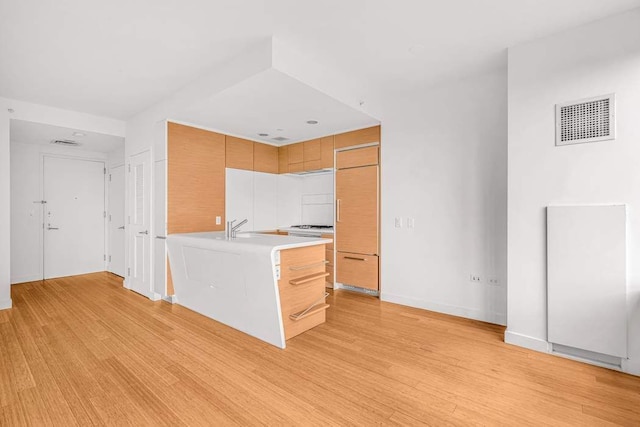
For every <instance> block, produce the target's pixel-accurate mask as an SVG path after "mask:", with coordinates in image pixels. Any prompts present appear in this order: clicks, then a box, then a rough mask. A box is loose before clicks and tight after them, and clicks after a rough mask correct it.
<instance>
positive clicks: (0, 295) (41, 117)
mask: <svg viewBox="0 0 640 427" xmlns="http://www.w3.org/2000/svg"><path fill="white" fill-rule="evenodd" d="M9 109H12V110H13V112H10V111H9ZM12 118H13V119H17V120H27V121H32V122H38V123H45V124H51V125H56V126H62V127H69V128H76V129H85V130H88V131H92V132H99V133H104V134H108V135H116V136H123V137H124V136H125V123H124V122H122V121H120V120H115V119H110V118H106V117H99V116H93V115H90V114H84V113H78V112H75V111H68V110H62V109H58V108H51V107H47V106H44V105H38V104H31V103H27V102H22V101H17V100H12V99H8V98H0V309H3V308H9V307H11V288H10V283H11V272H10V271H11V268H10V265H11V232H10V217H11V198H10V182H11V180H10V142H9V129H10V121H11V119H12Z"/></svg>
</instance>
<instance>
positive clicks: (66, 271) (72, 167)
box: [43, 157, 105, 279]
mask: <svg viewBox="0 0 640 427" xmlns="http://www.w3.org/2000/svg"><path fill="white" fill-rule="evenodd" d="M43 170H44V173H43V176H44V183H43V189H44V200H46V202H47V203H46V204H45V205H44V206H45V215H44V231H43V232H44V278H45V279H51V278H55V277H64V276H73V275H77V274H86V273H93V272H96V271H104V270H105V268H104V267H105V250H104V236H105V229H104V227H105V218H104V217H105V211H104V176H105V175H104V162H100V161H90V160H80V159H65V158H57V157H44V168H43Z"/></svg>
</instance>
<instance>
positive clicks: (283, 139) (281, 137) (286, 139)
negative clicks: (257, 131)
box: [271, 136, 289, 142]
mask: <svg viewBox="0 0 640 427" xmlns="http://www.w3.org/2000/svg"><path fill="white" fill-rule="evenodd" d="M271 139H273V140H274V141H278V142H283V141H288V140H289V138H285V137H284V136H277V137H275V138H271Z"/></svg>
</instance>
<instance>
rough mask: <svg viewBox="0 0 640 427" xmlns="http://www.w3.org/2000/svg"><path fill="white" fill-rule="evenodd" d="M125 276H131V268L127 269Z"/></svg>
mask: <svg viewBox="0 0 640 427" xmlns="http://www.w3.org/2000/svg"><path fill="white" fill-rule="evenodd" d="M127 276H131V268H127Z"/></svg>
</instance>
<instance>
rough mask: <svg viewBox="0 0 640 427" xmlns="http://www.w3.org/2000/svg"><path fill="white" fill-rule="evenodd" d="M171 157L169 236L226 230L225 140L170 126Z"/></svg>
mask: <svg viewBox="0 0 640 427" xmlns="http://www.w3.org/2000/svg"><path fill="white" fill-rule="evenodd" d="M167 153H168V156H167V159H168V160H167V232H168V233H169V234H172V233H191V232H199V231H222V230H224V224H225V217H224V212H225V188H224V186H225V136H224V135H222V134H219V133H215V132H210V131H206V130H203V129H196V128H192V127H189V126H184V125H179V124H176V123H169V124H168V137H167ZM216 216H220V217H221V224H220V225H216Z"/></svg>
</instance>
